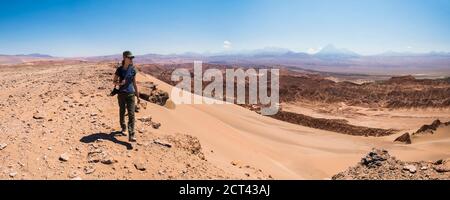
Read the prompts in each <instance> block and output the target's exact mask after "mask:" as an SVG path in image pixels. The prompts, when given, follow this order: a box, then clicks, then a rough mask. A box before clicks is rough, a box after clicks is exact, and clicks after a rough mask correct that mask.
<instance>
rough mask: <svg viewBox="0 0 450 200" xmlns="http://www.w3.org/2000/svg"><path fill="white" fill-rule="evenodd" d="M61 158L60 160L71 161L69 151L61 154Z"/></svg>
mask: <svg viewBox="0 0 450 200" xmlns="http://www.w3.org/2000/svg"><path fill="white" fill-rule="evenodd" d="M59 160H60V161H63V162H67V161H69V154H67V153H63V154H61V155H60V156H59Z"/></svg>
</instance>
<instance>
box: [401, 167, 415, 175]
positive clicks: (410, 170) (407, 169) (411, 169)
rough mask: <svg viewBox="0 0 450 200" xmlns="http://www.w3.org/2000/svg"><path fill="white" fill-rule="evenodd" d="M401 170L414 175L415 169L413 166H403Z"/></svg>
mask: <svg viewBox="0 0 450 200" xmlns="http://www.w3.org/2000/svg"><path fill="white" fill-rule="evenodd" d="M403 170H406V171H409V172H411V173H413V174H414V173H416V171H417V168H416V166H414V165H405V166H403Z"/></svg>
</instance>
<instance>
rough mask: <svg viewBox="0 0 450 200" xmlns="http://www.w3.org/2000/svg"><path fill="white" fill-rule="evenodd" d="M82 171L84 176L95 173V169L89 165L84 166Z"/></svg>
mask: <svg viewBox="0 0 450 200" xmlns="http://www.w3.org/2000/svg"><path fill="white" fill-rule="evenodd" d="M83 171H84V173H85V174H92V173H94V172H95V168H94V166H91V165H89V166H85V167H84V169H83Z"/></svg>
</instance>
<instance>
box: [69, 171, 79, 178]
mask: <svg viewBox="0 0 450 200" xmlns="http://www.w3.org/2000/svg"><path fill="white" fill-rule="evenodd" d="M79 176H80V172H79V171H76V170H74V171H71V172H70V173H69V178H71V179H73V178H76V177H79Z"/></svg>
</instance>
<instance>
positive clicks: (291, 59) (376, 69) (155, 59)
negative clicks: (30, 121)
mask: <svg viewBox="0 0 450 200" xmlns="http://www.w3.org/2000/svg"><path fill="white" fill-rule="evenodd" d="M49 59H50V60H52V59H60V58H55V57H52V56H50V55H44V54H27V55H14V56H6V55H0V64H16V63H21V62H31V61H35V60H49ZM67 59H75V60H83V61H96V62H98V61H108V62H110V61H113V62H120V61H121V60H122V55H121V54H115V55H106V56H93V57H82V58H65V60H67ZM195 60H201V61H203V62H208V63H212V64H214V63H215V64H228V65H242V66H251V65H264V66H274V65H284V66H290V67H299V68H303V69H311V70H318V71H328V72H343V73H347V72H348V73H375V74H385V73H390V74H392V73H396V74H411V73H424V74H428V73H429V72H430V71H433V72H435V73H437V74H442V75H446V76H450V53H448V52H429V53H408V52H392V51H391V52H385V53H382V54H378V55H371V56H365V55H359V54H357V53H355V52H352V51H350V50H347V49H343V48H337V47H335V46H333V45H327V46H325V47H324V48H322V49H321V50H320V51H319V52H317V53H315V54H308V53H303V52H295V51H291V50H289V49H283V48H276V47H268V48H264V49H258V50H247V51H226V52H220V53H193V52H188V53H183V54H168V55H162V54H145V55H138V56H136V59H135V62H136V63H141V64H142V63H161V64H171V63H192V62H193V61H195Z"/></svg>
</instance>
